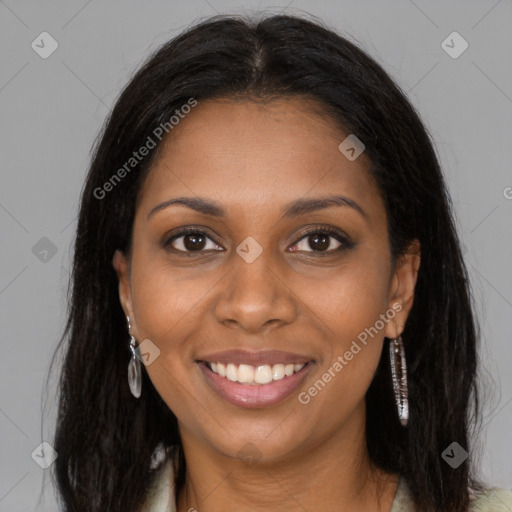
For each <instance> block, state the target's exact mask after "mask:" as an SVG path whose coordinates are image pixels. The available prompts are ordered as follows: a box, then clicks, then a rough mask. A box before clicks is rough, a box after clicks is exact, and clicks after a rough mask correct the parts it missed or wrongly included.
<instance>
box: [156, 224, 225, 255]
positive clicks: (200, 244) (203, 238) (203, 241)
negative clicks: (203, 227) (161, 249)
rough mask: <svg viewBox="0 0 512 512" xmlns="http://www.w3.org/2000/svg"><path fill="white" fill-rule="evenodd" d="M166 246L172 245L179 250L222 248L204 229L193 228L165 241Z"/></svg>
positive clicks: (194, 250) (191, 250)
mask: <svg viewBox="0 0 512 512" xmlns="http://www.w3.org/2000/svg"><path fill="white" fill-rule="evenodd" d="M165 247H172V248H173V249H175V250H176V251H178V252H202V251H210V250H219V249H220V250H222V248H221V247H220V246H219V245H218V244H217V243H216V242H215V241H214V240H212V239H211V238H210V237H209V236H208V235H207V234H206V233H205V232H204V231H200V230H192V229H189V230H187V231H182V232H181V233H178V234H177V235H174V236H173V237H172V238H170V239H169V240H168V241H167V242H166V243H165Z"/></svg>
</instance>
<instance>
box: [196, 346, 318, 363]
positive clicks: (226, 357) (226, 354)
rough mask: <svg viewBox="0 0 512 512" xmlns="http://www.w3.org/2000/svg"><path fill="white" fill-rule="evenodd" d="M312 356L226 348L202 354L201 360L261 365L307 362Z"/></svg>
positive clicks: (278, 351)
mask: <svg viewBox="0 0 512 512" xmlns="http://www.w3.org/2000/svg"><path fill="white" fill-rule="evenodd" d="M312 360H313V359H312V358H311V357H307V356H304V355H301V354H293V353H291V352H284V351H282V350H259V351H253V350H241V349H237V350H225V351H223V352H215V353H212V354H207V355H205V356H201V357H199V358H198V359H197V361H199V362H207V363H223V364H229V363H232V364H250V365H253V366H260V365H263V364H268V365H273V364H279V363H281V364H306V363H309V362H310V361H312Z"/></svg>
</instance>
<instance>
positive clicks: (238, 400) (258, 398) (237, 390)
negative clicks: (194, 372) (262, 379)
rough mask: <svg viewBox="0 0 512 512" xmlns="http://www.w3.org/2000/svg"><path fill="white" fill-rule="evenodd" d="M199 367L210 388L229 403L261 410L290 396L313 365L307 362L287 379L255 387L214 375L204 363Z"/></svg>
mask: <svg viewBox="0 0 512 512" xmlns="http://www.w3.org/2000/svg"><path fill="white" fill-rule="evenodd" d="M199 367H200V368H201V371H202V372H203V375H204V376H205V377H206V382H207V383H208V384H209V385H210V387H211V388H213V390H214V391H216V392H217V393H218V394H219V395H220V396H221V397H222V398H224V399H225V400H226V401H228V402H229V403H231V404H233V405H237V406H239V407H248V408H256V407H260V408H261V407H268V406H271V405H275V404H278V403H279V402H281V401H283V400H284V399H285V398H287V397H288V396H290V395H291V394H292V393H293V392H294V391H295V389H296V388H297V387H298V386H299V385H300V384H301V382H302V381H303V380H304V378H305V377H306V375H307V374H308V373H309V372H310V371H311V368H312V367H313V363H312V362H309V363H308V364H306V365H305V366H304V368H302V369H301V370H300V371H298V372H297V373H294V374H293V375H290V376H289V377H284V378H282V379H281V380H275V381H272V382H269V383H268V384H257V385H251V384H240V383H239V382H233V381H230V380H229V379H226V378H225V377H221V376H220V375H218V374H216V373H214V372H213V371H212V370H210V369H209V368H208V367H207V366H206V364H205V363H199Z"/></svg>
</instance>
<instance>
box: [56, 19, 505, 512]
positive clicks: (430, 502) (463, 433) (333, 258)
mask: <svg viewBox="0 0 512 512" xmlns="http://www.w3.org/2000/svg"><path fill="white" fill-rule="evenodd" d="M72 285H73V291H72V299H71V307H70V312H69V319H68V324H67V327H66V332H65V337H66V338H67V340H68V342H67V352H66V359H65V363H64V369H63V373H62V377H61V387H60V405H59V407H60V408H59V418H58V425H57V431H56V436H55V448H56V450H57V453H58V454H59V457H58V459H57V461H56V478H57V483H58V488H59V491H60V495H61V499H62V502H63V504H64V506H65V509H66V510H69V511H79V510H88V511H105V510H108V511H110V512H113V511H123V512H128V511H134V512H135V511H140V510H145V511H150V510H153V511H156V510H162V511H163V510H176V511H179V512H183V511H187V510H188V511H193V510H197V511H200V512H207V511H217V510H235V509H236V510H248V511H249V510H250V511H262V510H287V511H295V510H307V511H309V512H315V511H320V510H322V511H335V510H336V511H338V510H347V511H348V510H350V511H352V510H354V511H359V512H361V511H372V512H375V511H380V512H388V511H392V512H398V511H409V510H418V511H434V510H435V511H441V512H448V511H450V512H462V511H466V510H509V508H507V507H511V506H512V498H511V493H510V492H508V491H505V490H491V491H485V489H484V487H483V485H482V484H480V483H479V482H478V480H477V478H476V476H475V474H474V471H473V470H472V465H471V446H472V445H471V444H470V431H471V428H472V427H473V426H474V424H475V423H473V422H474V421H476V419H477V418H478V400H477V396H476V387H475V386H476V385H475V371H476V361H477V353H476V341H477V340H476V332H475V331H476V329H475V324H474V320H473V315H472V311H471V298H470V292H469V283H468V277H467V273H466V269H465V266H464V263H463V260H462V256H461V252H460V248H459V241H458V238H457V234H456V232H455V229H454V224H453V220H452V214H451V207H450V201H449V198H448V195H447V191H446V187H445V183H444V180H443V177H442V175H441V172H440V168H439V164H438V161H437V158H436V156H435V153H434V150H433V147H432V144H431V142H430V139H429V136H428V134H427V132H426V130H425V128H424V127H423V125H422V123H421V121H420V119H419V117H418V115H417V113H416V112H415V111H414V109H413V108H412V106H411V105H410V103H409V102H408V101H407V99H406V98H405V97H404V95H403V94H402V93H401V92H400V90H399V89H398V87H397V86H396V85H395V84H394V83H393V81H392V80H391V79H390V78H389V77H388V76H387V74H386V73H385V72H384V71H383V70H382V68H381V67H380V66H379V65H378V64H376V63H375V61H373V60H372V59H371V58H370V57H368V56H367V55H366V54H365V53H364V52H363V51H362V50H360V49H359V48H357V47H356V46H354V45H353V44H352V43H350V42H348V41H347V40H346V39H344V38H342V37H340V36H339V35H337V34H335V33H334V32H332V31H331V30H328V29H326V28H324V27H323V26H322V25H320V24H319V23H316V22H312V21H308V20H305V19H300V18H296V17H291V16H274V17H268V18H266V19H262V20H257V21H251V20H246V19H243V18H239V17H230V16H221V17H216V18H214V19H210V20H207V21H206V22H203V23H201V24H199V25H197V26H195V27H193V28H191V29H189V30H188V31H187V32H185V33H183V34H182V35H180V36H179V37H177V38H175V39H173V40H172V41H170V42H169V43H167V44H166V45H164V46H163V47H162V48H160V49H159V50H158V51H157V52H156V53H155V54H154V55H153V56H152V57H151V58H150V59H149V60H148V61H147V63H146V64H145V65H144V66H143V67H142V68H141V69H140V70H139V71H138V72H137V74H136V75H135V76H134V77H133V79H132V80H131V82H130V83H129V84H128V86H127V87H126V88H125V90H124V91H123V93H122V94H121V96H120V98H119V99H118V101H117V103H116V105H115V107H114V109H113V111H112V114H111V116H110V118H109V119H108V121H107V123H106V126H105V129H104V131H103V133H102V136H101V138H100V140H99V142H98V144H97V147H96V150H95V154H94V159H93V161H92V165H91V168H90V171H89V174H88V176H87V180H86V184H85V188H84V190H83V195H82V200H81V208H80V216H79V222H78V228H77V238H76V245H75V256H74V267H73V275H72ZM500 507H501V508H500Z"/></svg>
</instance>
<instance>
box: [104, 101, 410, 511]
mask: <svg viewBox="0 0 512 512" xmlns="http://www.w3.org/2000/svg"><path fill="white" fill-rule="evenodd" d="M320 112H321V106H320V105H318V104H315V103H314V102H312V101H311V100H306V99H304V98H293V99H278V100H274V101H272V102H270V103H267V104H257V103H255V102H251V101H238V102H234V101H229V100H210V101H204V102H200V103H199V104H198V105H197V106H196V107H195V108H194V109H193V110H192V112H191V113H190V114H188V115H187V116H186V118H185V119H184V120H182V121H181V122H180V124H179V125H178V126H176V127H175V128H174V129H173V131H172V132H171V133H170V134H169V136H168V138H167V140H165V145H164V146H163V147H162V148H161V150H162V151H161V153H160V155H159V158H158V159H157V161H156V163H155V164H154V166H153V168H152V170H151V172H150V174H149V176H148V179H147V180H146V181H145V183H144V185H143V187H142V189H141V191H140V193H139V198H138V204H137V209H136V216H135V221H134V226H133V251H132V254H130V255H124V254H123V253H121V252H120V251H116V253H115V255H114V259H113V265H114V268H115V269H116V272H117V275H118V278H119V297H120V301H121V304H122V307H123V309H124V311H125V313H126V315H129V316H130V319H131V323H132V333H133V334H134V336H135V337H136V339H137V340H138V341H139V343H140V342H141V341H142V340H145V339H147V338H148V339H150V340H151V341H152V342H153V343H154V344H155V345H157V346H158V348H159V349H160V351H161V352H160V355H159V357H157V358H156V359H155V360H154V362H153V363H151V364H150V365H148V366H146V367H145V370H146V371H147V372H148V374H149V377H150V378H151V381H152V382H153V384H154V386H155V388H156V389H157V391H158V393H159V394H160V395H161V396H162V398H163V400H164V401H165V402H166V403H167V405H168V406H169V407H170V408H171V409H172V410H173V412H174V413H175V415H176V416H177V418H178V422H179V428H180V434H181V438H182V442H183V447H184V451H185V457H186V460H187V474H186V485H185V488H184V490H183V492H181V493H180V495H179V499H178V511H180V512H182V511H187V510H189V509H190V508H191V507H193V508H195V509H196V510H198V511H200V512H215V511H221V510H222V511H225V510H229V509H232V504H233V503H236V504H237V508H238V509H240V510H246V511H264V510H265V511H267V510H274V511H280V510H283V511H285V510H286V511H304V510H307V511H308V512H317V511H322V512H325V511H334V510H336V511H339V510H358V511H361V512H365V511H371V512H375V511H379V512H385V511H388V510H389V508H390V507H391V504H392V501H393V497H394V494H395V491H396V486H397V476H396V475H386V474H384V473H383V472H382V471H380V470H378V469H377V468H375V467H374V466H373V465H372V464H371V462H370V460H369V457H368V453H367V451H366V447H365V427H364V426H365V400H364V397H365V393H366V391H367V389H368V387H369V385H370V383H371V380H372V377H373V374H374V372H375V369H376V367H377V365H378V362H379V359H380V355H381V351H382V348H383V342H384V337H388V338H395V337H397V336H398V335H400V334H401V332H402V330H403V326H404V325H405V322H406V319H407V315H408V313H409V311H410V309H411V307H412V304H413V295H414V287H415V284H416V275H417V271H418V268H419V261H420V256H419V245H418V243H417V241H414V242H413V243H411V245H410V247H409V248H408V250H407V251H406V253H405V254H404V255H403V257H401V258H400V259H399V260H398V261H397V262H396V265H395V267H393V264H392V259H391V255H390V247H389V240H388V232H387V220H386V211H385V207H384V203H383V201H382V198H381V196H380V194H379V191H378V188H377V186H376V184H375V183H374V181H373V179H372V178H371V176H370V174H369V172H368V164H369V161H368V159H367V157H366V155H365V154H364V153H363V154H362V155H361V156H360V157H359V158H357V159H356V160H354V161H349V160H348V159H347V158H346V157H345V156H344V155H343V154H342V153H340V151H339V150H338V145H339V144H340V142H341V141H342V140H344V139H345V137H346V136H347V135H348V133H343V131H341V130H340V128H339V127H338V126H337V125H336V124H334V122H333V121H332V120H330V119H329V118H328V117H327V116H325V115H323V116H321V115H320V114H319V113H320ZM333 194H339V195H343V196H345V197H348V198H350V199H351V200H353V201H355V202H356V203H357V204H358V205H359V206H360V208H361V209H362V210H363V211H364V215H363V214H361V213H360V212H358V211H357V210H356V209H354V208H352V207H350V206H330V207H328V208H325V209H321V210H317V211H314V212H309V213H307V214H303V215H299V216H297V217H295V218H290V219H284V218H283V217H282V209H283V208H284V207H285V206H286V205H288V204H289V203H291V202H293V201H295V200H297V199H301V198H307V199H310V198H316V197H323V196H327V195H333ZM181 196H187V197H201V198H204V199H208V200H211V201H215V202H217V203H219V205H221V206H222V207H223V208H224V209H225V218H223V219H222V218H216V217H213V216H210V215H206V214H203V213H198V212H196V211H194V210H192V209H190V208H188V207H186V206H184V205H172V206H168V207H167V208H163V209H161V210H159V211H158V212H156V213H154V214H153V215H151V216H150V217H149V219H148V214H149V212H150V211H151V210H152V209H153V208H154V207H155V206H157V205H160V204H161V203H163V202H165V201H167V200H169V199H172V198H176V197H181ZM185 226H187V227H189V226H197V227H200V228H201V229H203V230H205V231H206V232H207V236H209V237H210V238H211V240H210V239H208V238H206V239H205V242H204V244H203V246H202V247H203V248H202V249H201V250H202V252H198V251H195V252H194V251H189V254H187V253H185V252H179V250H180V249H181V250H182V251H186V246H184V242H185V238H184V237H181V238H178V239H176V240H174V242H173V243H172V244H171V245H169V246H168V247H167V248H164V247H163V245H164V242H165V241H166V240H168V239H169V238H170V236H171V235H173V234H175V233H176V232H177V231H178V228H180V227H185ZM308 227H320V228H321V227H331V228H334V229H339V230H342V231H343V232H345V233H346V234H348V236H349V237H350V239H351V240H352V242H353V246H352V247H350V248H349V247H347V246H346V245H345V244H340V242H339V241H337V240H336V238H335V237H333V236H331V237H330V238H328V239H327V241H328V242H327V243H329V245H327V244H326V245H325V246H324V247H323V248H322V247H321V248H320V249H319V248H318V244H317V245H315V242H314V241H313V242H311V243H310V242H308V236H304V231H305V229H306V228H308ZM248 236H251V237H253V238H254V239H255V240H256V241H257V242H258V243H259V244H260V246H261V247H262V249H263V252H262V253H261V255H260V256H259V257H258V258H257V259H256V260H255V261H253V262H252V263H248V262H246V261H245V260H244V259H243V258H242V257H240V256H239V255H238V253H237V252H236V248H237V246H238V245H239V244H240V243H241V242H242V241H243V240H245V238H246V237H248ZM339 247H341V248H342V250H336V249H338V248H339ZM215 249H220V250H215ZM393 304H395V305H397V304H398V305H399V307H401V311H400V312H398V313H397V314H396V316H395V317H394V319H393V320H392V321H389V322H387V323H386V324H385V327H384V329H382V330H380V331H379V333H378V335H376V336H374V337H373V338H370V341H369V342H368V344H367V345H366V346H364V348H363V349H362V350H361V351H360V352H359V353H358V354H357V355H355V356H354V358H353V359H352V360H351V361H350V362H348V364H347V365H346V366H345V367H344V368H343V370H342V371H341V372H339V373H338V374H337V375H336V377H335V378H333V379H332V380H331V382H329V383H328V384H327V385H326V386H325V388H324V389H323V390H322V391H321V392H320V393H318V394H317V395H316V396H315V397H313V398H312V399H311V401H310V402H309V403H308V404H306V405H302V404H300V403H299V402H298V400H297V395H298V393H299V392H301V391H304V390H306V391H307V389H308V388H309V387H310V386H312V385H313V383H314V382H316V381H317V380H318V379H319V378H320V377H321V375H322V374H323V373H325V372H326V371H327V370H328V369H329V367H331V366H332V364H333V362H334V361H335V360H336V358H337V357H338V356H339V355H343V354H344V353H345V352H346V351H347V350H348V349H349V348H350V346H351V343H352V341H353V340H355V339H357V336H358V334H359V333H361V332H362V331H364V329H365V328H368V327H370V326H373V325H374V324H375V322H376V320H378V319H379V315H381V314H384V313H385V312H386V310H388V309H389V308H392V306H393ZM395 307H396V306H395ZM233 348H245V349H248V350H264V349H269V350H270V349H277V350H285V351H289V352H293V353H300V354H306V355H308V356H309V357H310V358H311V359H313V360H314V361H315V363H314V367H313V369H312V371H311V372H310V373H309V374H308V375H307V378H306V380H305V381H304V383H303V384H302V385H301V386H300V387H299V389H298V390H297V391H296V392H294V393H292V395H291V396H290V397H288V398H287V399H286V400H284V401H283V402H281V403H279V404H276V405H274V406H272V407H266V408H258V409H243V408H241V407H237V406H235V405H232V404H230V403H228V402H226V401H225V400H224V399H223V398H221V397H219V396H218V395H217V394H216V393H215V392H214V391H213V390H212V389H211V388H210V387H209V386H208V384H207V383H206V381H205V378H204V376H203V374H202V372H201V371H200V369H199V367H198V365H197V363H196V362H195V361H196V359H197V358H198V357H199V356H200V355H205V354H207V353H212V352H217V351H220V350H228V349H233ZM142 392H144V390H143V391H142ZM247 443H252V444H253V445H254V446H255V447H256V449H257V453H258V455H259V457H260V458H259V460H257V461H255V463H249V464H248V463H247V461H244V460H242V459H241V458H240V456H238V455H237V454H238V452H239V450H241V449H242V448H243V447H245V446H246V445H247ZM378 485H379V487H377V486H378Z"/></svg>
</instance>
